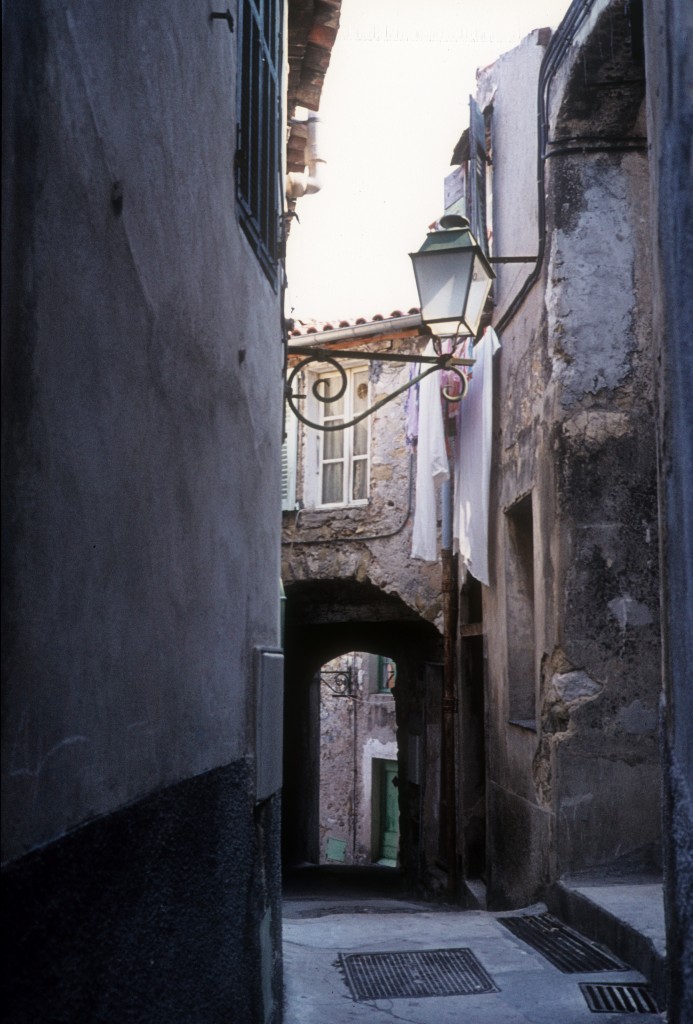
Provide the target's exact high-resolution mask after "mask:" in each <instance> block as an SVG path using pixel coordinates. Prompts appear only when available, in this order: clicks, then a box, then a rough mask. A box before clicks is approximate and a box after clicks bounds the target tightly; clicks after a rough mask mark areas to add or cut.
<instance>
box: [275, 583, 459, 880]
mask: <svg viewBox="0 0 693 1024" xmlns="http://www.w3.org/2000/svg"><path fill="white" fill-rule="evenodd" d="M286 598H287V600H286V635H285V658H286V668H285V696H284V709H285V710H284V791H283V858H284V862H285V863H286V864H296V863H302V862H310V863H317V862H318V859H319V858H318V849H317V836H318V828H317V819H318V758H319V742H320V729H319V720H318V705H319V689H318V687H319V683H318V681H317V673H318V671H319V669H320V667H321V666H322V665H323V664H325V663H326V662H328V661H330V660H331V659H332V658H335V657H337V656H339V655H340V654H346V653H348V652H349V651H364V652H369V653H371V654H381V655H384V656H387V657H389V658H392V660H394V661H395V662H396V663H397V686H396V688H395V708H396V720H397V737H398V746H399V750H400V779H401V780H402V781H401V785H402V788H401V790H400V801H401V803H400V815H401V824H400V836H401V861H402V866H403V869H404V871H405V873H408V874H411V873H414V874H415V870H416V869H415V867H414V866H413V865H414V863H415V861H416V859H417V858H416V856H415V855H414V853H413V839H412V836H413V835H414V833H415V832H416V829H412V823H411V820H410V815H409V814H408V813H407V807H408V801H407V794H408V792H409V791H408V788H407V787H408V785H409V783H408V766H407V756H406V752H407V750H408V747H409V737H410V736H413V735H417V734H418V733H419V732H420V722H421V713H420V710H419V704H420V679H421V675H422V672H423V666H424V665H425V664H426V663H427V662H436V661H439V660H440V658H441V654H442V639H441V636H440V634H439V632H438V630H437V629H436V627H435V626H434V625H433V624H432V623H430V622H428V621H427V620H425V619H423V618H422V617H421V616H419V615H417V614H416V613H415V612H414V611H412V609H411V608H410V607H409V606H408V605H407V604H406V603H405V602H404V601H403V600H401V598H399V597H398V596H397V595H393V594H387V593H385V592H384V591H381V590H379V588H377V587H375V586H374V585H373V584H371V583H358V582H356V581H354V580H344V579H320V580H312V581H311V580H301V581H297V582H295V583H289V584H287V587H286ZM412 785H414V783H412Z"/></svg>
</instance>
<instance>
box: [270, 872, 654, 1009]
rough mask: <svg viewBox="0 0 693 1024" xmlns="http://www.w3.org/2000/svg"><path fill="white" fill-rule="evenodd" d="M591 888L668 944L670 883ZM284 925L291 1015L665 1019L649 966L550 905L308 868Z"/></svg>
mask: <svg viewBox="0 0 693 1024" xmlns="http://www.w3.org/2000/svg"><path fill="white" fill-rule="evenodd" d="M479 895H480V898H483V897H481V894H479ZM592 895H593V898H594V900H595V902H594V903H593V907H594V910H595V912H598V910H599V909H601V911H602V912H604V911H605V910H606V909H607V908H608V907H611V909H612V911H613V913H614V916H615V917H620V919H621V924H622V926H623V927H625V928H628V927H629V925H628V921H630V922H631V925H630V926H631V927H633V929H634V930H638V931H639V932H640V934H641V935H642V936H645V935H646V936H647V937H648V938H649V941H650V942H651V943H652V945H653V948H657V947H658V946H659V947H660V948H661V946H662V944H663V935H664V917H663V910H662V900H661V887H658V886H656V885H642V884H640V885H637V886H636V885H633V886H629V885H619V886H603V887H601V889H600V894H599V895H598V896H597V895H596V887H595V888H594V892H593V894H592ZM597 899H599V901H600V903H601V908H599V907H598V906H597V903H596V900H597ZM615 900H618V909H616V910H614V907H615V903H614V901H615ZM518 922H519V924H518ZM528 925H529V927H530V928H533V930H534V931H535V933H536V934H537V935H538V944H539V945H541V946H542V948H543V950H544V952H543V953H542V952H540V951H539V950H538V949H537V948H534V947H533V945H531V944H530V942H534V941H535V940H534V939H533V938H531V937H530V942H528V941H525V939H526V938H528V936H527V932H526V929H527V926H528ZM523 927H524V929H525V931H523V935H524V938H520V937H519V935H518V934H517V930H518V929H522V928H523ZM512 929H514V930H512ZM283 931H284V939H283V942H284V965H285V966H284V971H285V976H284V983H285V1024H325V1022H326V1021H330V1022H331V1024H352V1022H360V1021H364V1022H371V1024H375V1022H377V1021H390V1020H393V1021H406V1022H407V1024H460V1022H462V1021H468V1022H474V1024H477V1022H478V1024H482V1022H488V1024H583V1022H584V1024H587V1022H589V1021H595V1020H597V1021H600V1022H603V1024H618V1022H624V1021H626V1020H631V1019H632V1020H635V1019H637V1020H638V1021H641V1022H643V1024H647V1022H654V1021H662V1020H665V1019H666V1016H665V1014H664V1013H659V1012H656V1011H653V1012H648V1007H653V1006H654V1005H655V1004H654V996H653V992H652V988H651V987H650V986H649V985H648V983H647V979H646V978H645V977H644V976H643V975H642V974H640V973H638V972H637V971H634V970H632V969H630V968H629V967H628V965H626V964H623V963H620V962H619V961H618V959H617V958H616V957H614V956H613V954H612V953H611V952H610V951H609V950H607V949H606V948H605V947H603V946H600V945H598V944H596V943H591V942H589V940H587V939H584V938H583V937H582V936H580V935H579V934H578V933H577V932H576V931H574V930H573V929H568V928H567V927H566V926H564V925H562V924H561V922H560V921H558V919H557V918H554V917H553V915H550V914H549V913H548V911H547V907H546V906H545V905H544V904H536V905H534V906H531V907H526V908H524V909H523V910H519V911H510V912H507V911H506V912H502V913H490V912H487V911H485V910H482V909H477V910H459V909H458V908H452V907H449V906H445V905H440V904H432V903H424V902H421V901H419V900H417V899H416V898H415V897H412V896H410V895H409V894H407V893H406V892H405V891H404V890H403V888H402V886H401V883H400V880H399V875H398V873H397V872H395V871H392V870H388V869H371V870H364V869H351V870H349V869H344V868H339V869H337V868H335V869H332V868H327V869H325V868H320V869H317V868H304V869H298V870H294V871H293V872H290V873H289V874H288V877H287V878H286V880H285V895H284V923H283ZM424 951H428V952H429V955H428V956H422V955H420V954H422V953H423V952H424ZM552 961H553V962H552ZM441 992H447V993H448V994H445V995H440V994H438V993H441ZM588 1000H590V1001H591V1002H592V1007H593V1008H590V1005H589V1002H588ZM627 1007H632V1009H630V1010H628V1009H626V1008H627ZM610 1009H613V1012H609V1011H610ZM595 1014H598V1016H595Z"/></svg>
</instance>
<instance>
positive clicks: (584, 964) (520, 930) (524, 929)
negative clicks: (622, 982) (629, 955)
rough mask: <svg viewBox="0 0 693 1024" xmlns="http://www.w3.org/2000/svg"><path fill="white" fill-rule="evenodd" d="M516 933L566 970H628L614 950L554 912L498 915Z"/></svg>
mask: <svg viewBox="0 0 693 1024" xmlns="http://www.w3.org/2000/svg"><path fill="white" fill-rule="evenodd" d="M499 920H500V922H501V924H503V925H505V927H506V928H508V929H509V930H510V931H511V932H512V933H513V935H516V936H517V937H518V939H522V941H523V942H526V943H527V945H528V946H532V947H533V948H534V949H536V950H537V951H538V952H539V953H541V954H542V956H545V957H546V959H547V960H548V961H550V963H552V964H553V965H554V967H557V968H558V969H559V971H563V973H564V974H592V973H593V972H594V971H627V970H629V968H628V965H627V964H624V963H622V961H621V960H618V959H617V958H616V957H615V956H613V955H612V954H611V953H608V952H607V951H606V950H604V949H602V948H601V947H600V946H597V945H595V943H593V942H590V941H589V940H588V939H585V938H583V937H582V935H579V934H578V933H577V932H574V931H573V930H572V928H568V927H567V926H566V925H564V924H563V923H562V922H561V921H559V920H558V918H556V917H553V916H552V915H551V914H527V915H525V916H522V917H502V918H499Z"/></svg>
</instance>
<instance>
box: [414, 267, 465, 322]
mask: <svg viewBox="0 0 693 1024" xmlns="http://www.w3.org/2000/svg"><path fill="white" fill-rule="evenodd" d="M473 261H474V251H473V250H472V249H468V248H467V249H458V250H450V249H448V250H447V251H445V250H442V251H440V252H435V251H434V252H425V253H416V254H414V255H413V256H412V262H413V264H414V273H415V275H416V285H417V288H418V291H419V298H420V301H421V316H422V319H423V320H424V322H425V323H427V324H431V325H433V324H442V323H450V324H453V325H454V326H453V327H452V328H451V329H450V333H451V334H454V333H455V330H456V326H457V324H458V322H459V321H460V320H461V319H462V317H463V316H464V309H465V304H466V302H467V293H468V291H469V284H470V278H471V274H472V266H473Z"/></svg>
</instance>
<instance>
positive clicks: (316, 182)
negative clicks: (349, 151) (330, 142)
mask: <svg viewBox="0 0 693 1024" xmlns="http://www.w3.org/2000/svg"><path fill="white" fill-rule="evenodd" d="M291 123H292V124H305V125H306V126H307V128H308V137H307V139H306V148H305V161H306V168H305V170H303V171H290V172H289V173H288V174H287V176H286V198H287V199H300V198H301V196H312V195H314V194H315V193H316V192H319V191H320V189H321V188H322V186H323V178H324V169H325V161H324V160H323V158H322V157H321V156H320V146H319V141H318V135H319V129H318V126H319V124H320V118H319V117H318V115H317V114H309V115H308V120H307V121H292V122H291Z"/></svg>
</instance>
